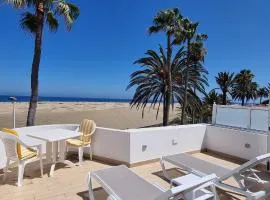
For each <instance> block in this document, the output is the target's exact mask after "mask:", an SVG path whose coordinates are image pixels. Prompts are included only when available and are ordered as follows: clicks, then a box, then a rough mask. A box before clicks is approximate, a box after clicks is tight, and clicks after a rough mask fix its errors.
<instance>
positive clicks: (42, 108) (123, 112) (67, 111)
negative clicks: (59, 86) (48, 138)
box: [0, 102, 176, 129]
mask: <svg viewBox="0 0 270 200" xmlns="http://www.w3.org/2000/svg"><path fill="white" fill-rule="evenodd" d="M27 110H28V103H24V102H23V103H17V104H16V127H22V126H25V124H26V116H27ZM175 115H176V110H175V111H174V112H171V115H170V118H174V117H175ZM84 118H89V119H93V120H94V121H95V122H96V123H97V125H98V126H103V127H108V128H119V129H127V128H138V127H145V126H151V125H155V124H160V123H162V109H160V113H159V116H158V118H157V119H156V109H146V110H145V115H144V118H142V112H141V110H137V109H135V108H133V109H131V108H130V107H129V104H128V103H111V102H108V103H100V102H39V104H38V109H37V116H36V124H37V125H41V124H57V123H60V124H63V123H80V121H81V120H82V119H84ZM2 127H12V105H11V104H10V103H0V128H2Z"/></svg>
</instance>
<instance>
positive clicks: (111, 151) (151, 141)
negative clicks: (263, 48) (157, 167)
mask: <svg viewBox="0 0 270 200" xmlns="http://www.w3.org/2000/svg"><path fill="white" fill-rule="evenodd" d="M77 127H78V125H48V126H37V127H29V128H20V129H17V130H18V132H19V133H20V136H21V137H22V138H23V137H25V136H26V134H27V133H29V132H39V131H47V130H49V129H53V128H67V129H71V130H75V129H76V128H77ZM268 134H269V132H263V131H254V130H246V129H245V130H241V129H239V128H230V127H221V126H213V125H205V124H197V125H184V126H169V127H156V128H142V129H129V130H118V129H108V128H101V127H98V128H97V130H96V132H95V134H94V137H93V154H94V156H96V157H97V158H98V157H99V158H101V157H102V158H107V159H111V160H115V161H120V162H123V163H129V164H135V163H138V162H143V161H148V160H153V159H157V158H160V157H161V156H166V155H170V154H176V153H183V152H190V151H199V150H201V149H204V148H207V149H210V150H214V151H218V152H221V153H225V154H229V155H233V156H237V157H239V158H244V159H250V158H253V157H255V156H257V155H260V154H264V153H267V152H270V137H269V135H268ZM25 139H27V138H25ZM44 145H45V144H44ZM4 164H5V150H4V147H3V144H2V142H1V141H0V168H2V167H3V166H4Z"/></svg>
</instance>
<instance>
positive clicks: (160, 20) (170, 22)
mask: <svg viewBox="0 0 270 200" xmlns="http://www.w3.org/2000/svg"><path fill="white" fill-rule="evenodd" d="M181 18H182V16H181V14H180V12H179V9H178V8H174V9H168V10H164V11H160V12H158V13H157V15H156V16H155V17H154V20H153V25H152V26H150V27H149V29H148V32H149V33H150V34H152V33H158V32H165V33H166V37H167V56H166V58H167V61H166V63H165V64H166V66H165V67H166V71H168V76H167V77H166V80H165V81H166V82H167V84H166V88H164V90H165V94H164V95H165V96H164V102H163V112H164V114H163V117H164V119H163V122H164V125H167V124H168V120H169V112H170V105H171V104H172V101H173V99H172V76H171V64H172V63H171V58H172V52H173V41H174V40H175V37H176V33H177V31H179V27H180V19H181ZM178 40H179V39H178Z"/></svg>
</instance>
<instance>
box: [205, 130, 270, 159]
mask: <svg viewBox="0 0 270 200" xmlns="http://www.w3.org/2000/svg"><path fill="white" fill-rule="evenodd" d="M205 142H206V148H207V149H210V150H214V151H218V152H222V153H225V154H229V155H232V156H236V157H239V158H244V159H251V158H254V157H256V156H258V155H261V154H265V153H267V152H268V149H267V148H268V134H267V132H260V131H251V130H241V129H239V128H229V127H221V126H213V125H209V126H207V129H206V140H205ZM269 145H270V140H269ZM269 147H270V146H269Z"/></svg>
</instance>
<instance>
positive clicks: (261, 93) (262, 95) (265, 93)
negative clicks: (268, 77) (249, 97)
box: [257, 87, 269, 104]
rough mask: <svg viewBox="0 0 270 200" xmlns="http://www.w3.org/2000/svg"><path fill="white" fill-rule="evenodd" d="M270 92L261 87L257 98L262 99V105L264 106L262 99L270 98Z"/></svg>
mask: <svg viewBox="0 0 270 200" xmlns="http://www.w3.org/2000/svg"><path fill="white" fill-rule="evenodd" d="M268 94H269V92H268V91H267V88H266V87H261V88H259V89H258V91H257V97H259V98H260V104H262V99H263V98H265V97H268Z"/></svg>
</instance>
